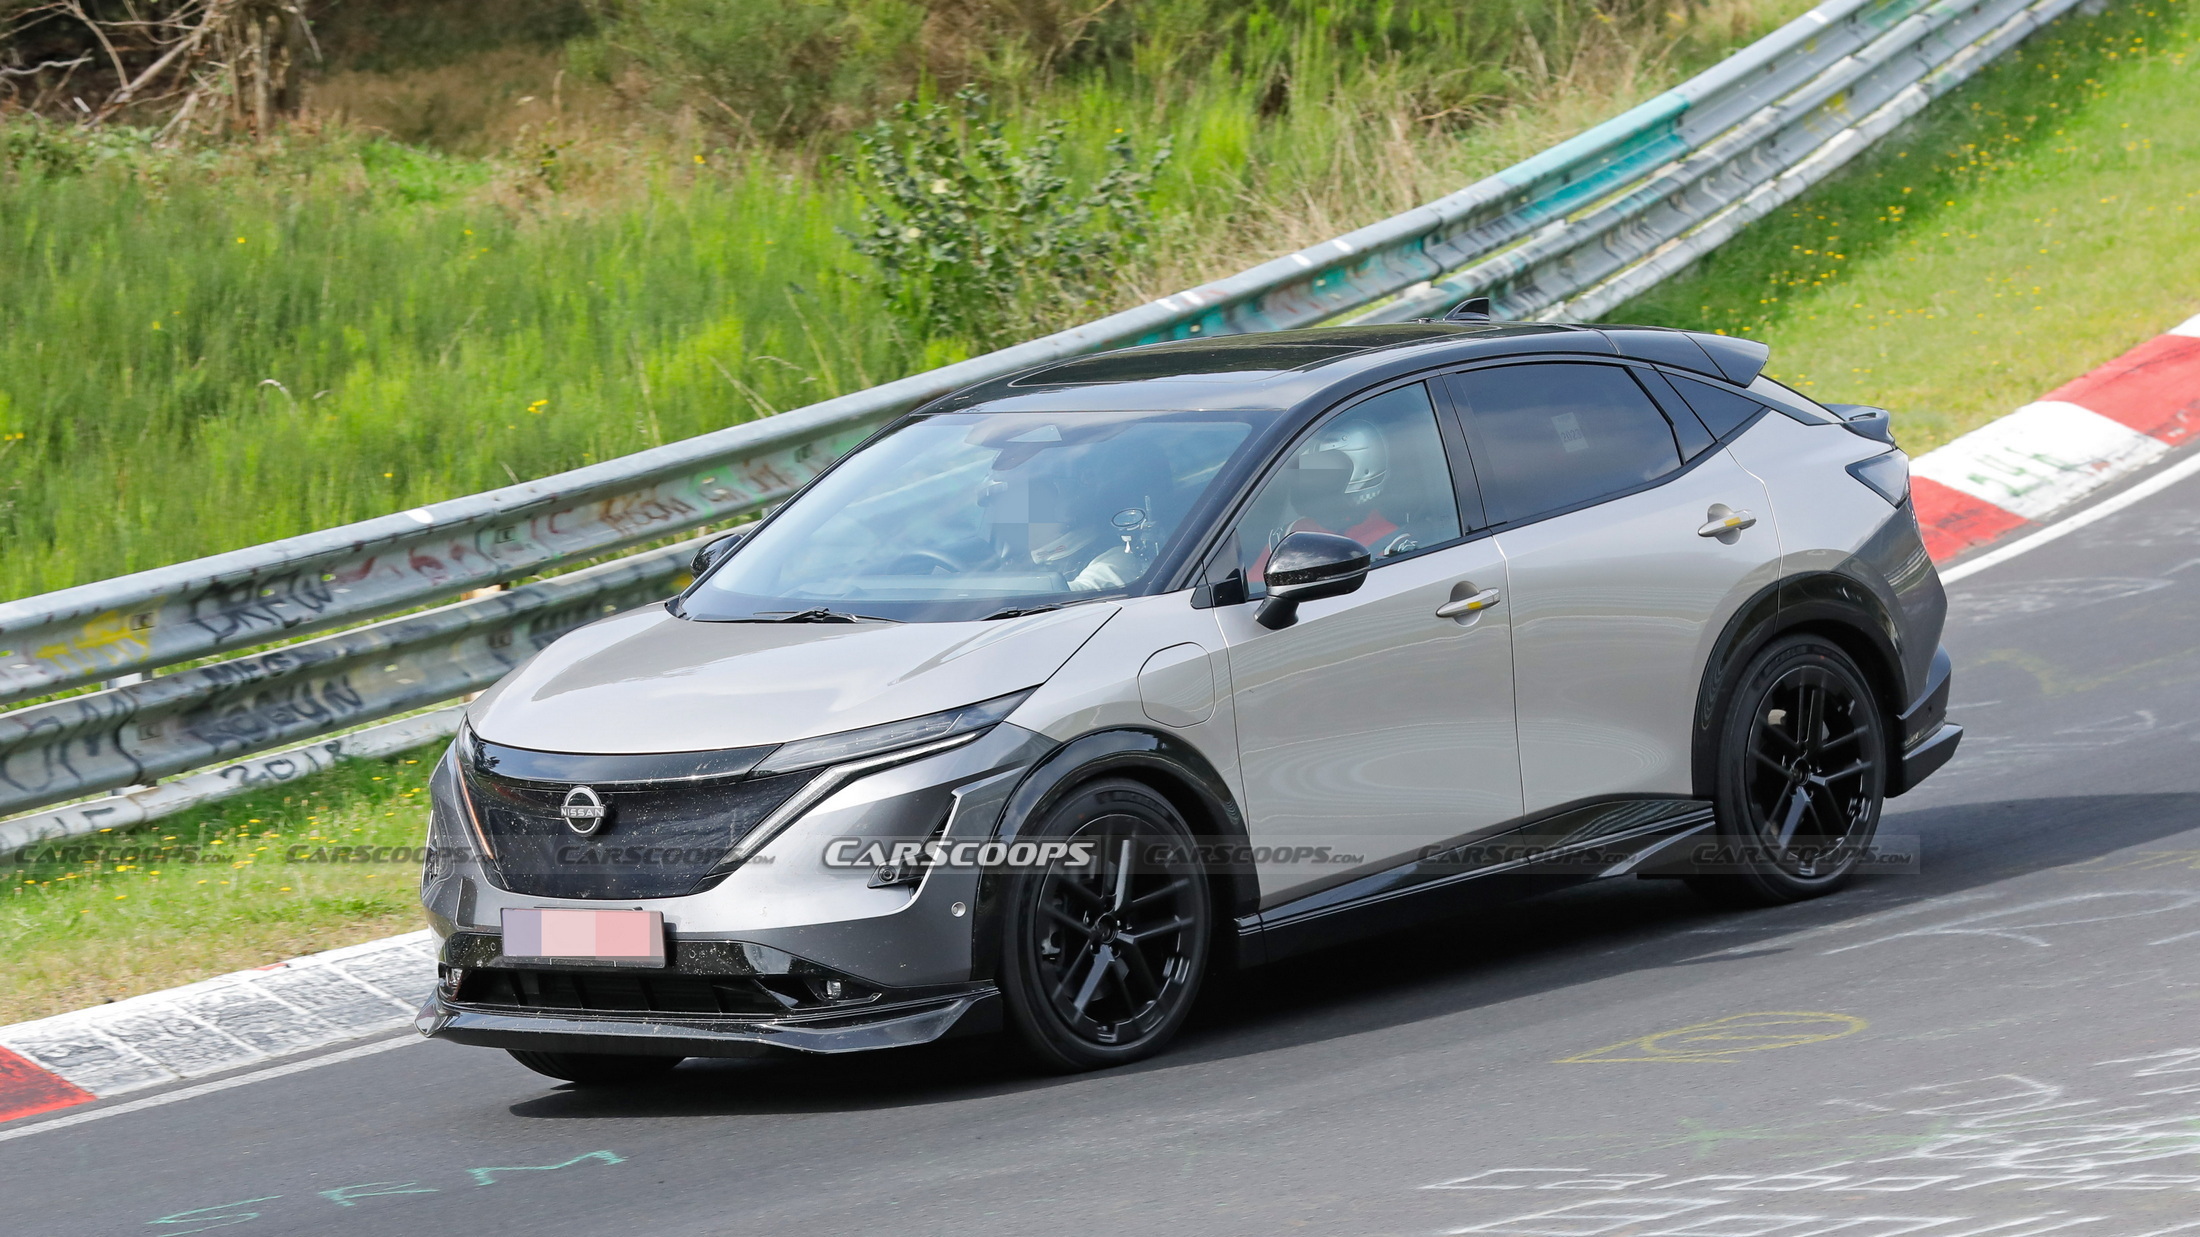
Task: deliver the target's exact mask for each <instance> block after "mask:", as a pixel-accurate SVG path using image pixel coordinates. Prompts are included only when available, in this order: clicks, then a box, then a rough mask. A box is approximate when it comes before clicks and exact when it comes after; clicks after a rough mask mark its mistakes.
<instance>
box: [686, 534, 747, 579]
mask: <svg viewBox="0 0 2200 1237" xmlns="http://www.w3.org/2000/svg"><path fill="white" fill-rule="evenodd" d="M755 527H756V525H754V524H750V525H748V526H747V527H744V528H737V529H734V530H733V531H732V532H730V533H727V534H726V535H725V536H723V537H713V538H711V539H710V540H709V541H706V542H704V543H703V548H702V549H700V550H697V551H696V552H695V557H694V558H693V559H692V560H690V561H689V562H688V574H689V575H691V576H694V577H695V578H696V579H698V580H700V579H702V578H703V573H704V572H706V571H709V570H710V569H711V568H713V567H716V566H717V565H718V564H720V563H722V562H724V561H726V556H727V555H728V554H731V553H733V552H734V550H736V549H738V548H739V547H740V545H741V542H742V541H743V539H745V538H746V537H747V536H748V535H749V530H750V529H753V528H755Z"/></svg>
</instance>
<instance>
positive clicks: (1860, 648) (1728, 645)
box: [1691, 571, 1908, 799]
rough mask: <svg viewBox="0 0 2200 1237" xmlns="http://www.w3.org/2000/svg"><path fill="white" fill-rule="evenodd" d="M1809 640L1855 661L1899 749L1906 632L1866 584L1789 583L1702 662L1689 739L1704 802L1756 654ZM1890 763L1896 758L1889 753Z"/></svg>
mask: <svg viewBox="0 0 2200 1237" xmlns="http://www.w3.org/2000/svg"><path fill="white" fill-rule="evenodd" d="M1796 632H1811V633H1816V634H1819V635H1822V636H1825V637H1826V638H1827V639H1829V640H1832V641H1833V642H1834V643H1836V644H1838V645H1840V646H1841V648H1842V650H1843V651H1844V652H1846V653H1848V655H1849V656H1850V657H1852V658H1854V659H1855V660H1856V664H1857V666H1858V668H1860V669H1861V670H1863V672H1864V677H1865V678H1866V679H1867V680H1868V681H1869V682H1870V683H1871V685H1872V693H1873V695H1874V696H1876V697H1877V698H1878V704H1879V711H1880V715H1881V718H1882V720H1883V723H1884V725H1885V727H1886V733H1887V735H1888V738H1889V742H1890V744H1892V745H1894V746H1897V747H1898V746H1899V745H1900V742H1901V734H1902V729H1901V723H1900V714H1901V711H1902V709H1903V708H1904V707H1906V705H1907V704H1908V701H1907V700H1905V699H1904V696H1903V690H1902V683H1901V675H1900V671H1899V670H1898V669H1897V668H1898V667H1899V666H1901V664H1902V657H1901V631H1900V628H1898V627H1897V626H1896V624H1895V619H1894V616H1893V615H1892V614H1890V613H1889V612H1888V611H1887V607H1886V605H1885V604H1884V603H1882V602H1881V601H1880V599H1879V596H1878V594H1876V593H1874V592H1873V591H1872V590H1871V589H1870V588H1869V587H1867V586H1866V585H1865V584H1864V583H1863V582H1862V581H1860V580H1854V579H1851V578H1849V577H1848V576H1845V575H1841V574H1839V573H1837V572H1830V571H1821V572H1812V573H1810V574H1808V575H1800V576H1790V577H1788V578H1787V579H1784V580H1781V581H1779V582H1777V583H1775V584H1772V585H1769V586H1767V587H1765V588H1764V589H1761V590H1759V591H1758V592H1757V593H1756V594H1755V595H1753V596H1752V597H1751V598H1750V599H1749V600H1748V601H1746V602H1744V603H1743V604H1742V606H1741V608H1740V609H1739V610H1737V611H1736V612H1735V615H1734V617H1733V618H1732V619H1730V620H1728V622H1727V625H1726V628H1725V630H1723V631H1721V632H1720V633H1719V639H1718V642H1717V643H1716V644H1714V645H1713V646H1712V649H1711V656H1710V658H1709V659H1708V660H1707V661H1706V662H1705V665H1704V674H1703V685H1702V687H1701V688H1700V689H1699V690H1698V691H1697V694H1696V716H1695V725H1694V727H1693V732H1694V733H1693V734H1692V736H1691V738H1692V740H1693V743H1692V757H1693V766H1692V773H1693V780H1694V783H1695V792H1696V795H1697V796H1698V797H1699V798H1706V799H1709V798H1713V797H1714V794H1713V792H1714V790H1715V789H1716V787H1717V785H1718V756H1719V753H1718V745H1719V719H1720V718H1722V717H1724V716H1725V714H1726V707H1727V702H1728V700H1729V699H1730V698H1731V697H1732V695H1733V693H1734V688H1735V685H1736V683H1737V681H1738V680H1739V679H1740V677H1741V674H1742V671H1743V670H1744V669H1746V668H1747V667H1748V665H1749V662H1750V659H1751V658H1753V657H1755V656H1756V655H1757V653H1758V651H1759V650H1761V649H1763V648H1764V647H1765V646H1766V645H1768V644H1770V643H1772V642H1773V641H1774V640H1776V639H1778V638H1779V637H1781V636H1784V635H1788V634H1791V633H1796ZM1889 754H1890V755H1893V754H1894V753H1893V752H1892V751H1890V753H1889Z"/></svg>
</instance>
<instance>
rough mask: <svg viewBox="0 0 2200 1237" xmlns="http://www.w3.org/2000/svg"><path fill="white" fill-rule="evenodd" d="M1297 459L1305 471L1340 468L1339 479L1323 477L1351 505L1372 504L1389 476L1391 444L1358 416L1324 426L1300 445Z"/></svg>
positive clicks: (1323, 471)
mask: <svg viewBox="0 0 2200 1237" xmlns="http://www.w3.org/2000/svg"><path fill="white" fill-rule="evenodd" d="M1296 463H1297V466H1298V467H1299V468H1300V469H1302V470H1305V471H1306V472H1308V473H1330V474H1335V473H1338V472H1343V473H1344V474H1345V476H1344V477H1342V478H1341V479H1340V478H1336V477H1334V476H1333V475H1332V476H1329V477H1323V478H1322V481H1323V482H1324V483H1325V486H1324V488H1328V487H1332V486H1333V487H1335V488H1333V489H1330V490H1329V492H1330V493H1331V494H1335V495H1337V496H1338V497H1339V498H1341V499H1342V501H1343V502H1344V503H1345V504H1347V505H1348V506H1350V507H1352V508H1362V507H1367V506H1371V505H1373V504H1374V502H1375V499H1376V498H1377V497H1378V496H1380V495H1381V494H1382V492H1383V484H1384V483H1385V482H1387V481H1388V480H1389V479H1390V447H1389V446H1388V445H1387V444H1385V443H1384V441H1383V435H1382V433H1381V431H1379V430H1377V429H1376V428H1375V427H1374V426H1372V425H1369V424H1368V423H1367V422H1365V421H1362V420H1359V419H1357V418H1353V419H1348V420H1343V421H1338V422H1336V423H1335V424H1332V425H1327V426H1324V427H1323V428H1322V429H1321V430H1320V431H1319V432H1317V433H1316V434H1315V435H1314V437H1313V439H1312V440H1311V441H1309V442H1308V443H1307V444H1306V445H1305V446H1304V447H1301V448H1300V449H1299V458H1298V460H1297V461H1296ZM1311 479H1312V478H1311V477H1309V480H1311ZM1340 480H1341V481H1342V484H1338V482H1339V481H1340Z"/></svg>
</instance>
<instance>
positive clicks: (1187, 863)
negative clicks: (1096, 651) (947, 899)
mask: <svg viewBox="0 0 2200 1237" xmlns="http://www.w3.org/2000/svg"><path fill="white" fill-rule="evenodd" d="M1024 836H1025V837H1029V838H1031V839H1033V840H1035V841H1048V840H1061V841H1066V842H1070V843H1073V844H1075V843H1086V844H1087V845H1086V846H1085V847H1083V848H1080V849H1082V850H1083V852H1084V854H1085V856H1087V859H1086V861H1085V862H1076V860H1077V859H1078V858H1079V856H1078V855H1077V854H1076V853H1074V852H1073V854H1072V855H1071V856H1070V857H1069V858H1068V859H1066V860H1057V861H1055V862H1053V863H1052V864H1050V865H1049V866H1048V867H1046V868H1045V869H1043V870H1037V871H1031V872H1024V873H1017V874H1014V875H1012V876H1011V877H1010V879H1009V885H1008V889H1007V900H1006V905H1005V906H1004V908H1003V909H1004V920H1003V941H1002V945H1003V958H1002V963H1003V965H1002V968H1001V971H1002V974H1001V990H1002V996H1003V997H1004V998H1005V999H1006V1002H1007V1005H1008V1010H1009V1015H1010V1020H1011V1021H1012V1022H1013V1023H1014V1025H1015V1028H1016V1030H1017V1032H1018V1034H1019V1036H1020V1037H1021V1038H1022V1040H1023V1041H1024V1043H1025V1044H1026V1045H1027V1046H1028V1047H1029V1048H1030V1049H1031V1051H1032V1054H1033V1055H1034V1056H1035V1057H1036V1058H1037V1059H1038V1061H1039V1063H1040V1064H1042V1065H1044V1066H1046V1067H1047V1068H1049V1069H1056V1070H1086V1069H1098V1068H1102V1067H1104V1066H1109V1065H1120V1064H1123V1063H1125V1062H1128V1061H1135V1060H1138V1059H1139V1058H1141V1057H1144V1056H1147V1055H1149V1054H1151V1053H1153V1052H1156V1051H1158V1050H1159V1049H1160V1048H1161V1046H1162V1045H1163V1044H1165V1043H1167V1042H1168V1041H1169V1039H1170V1037H1171V1036H1173V1035H1175V1034H1176V1031H1177V1028H1178V1027H1180V1026H1182V1025H1183V1022H1184V1018H1185V1015H1186V1014H1188V1013H1190V1012H1191V1007H1192V1002H1193V1000H1194V998H1195V997H1197V995H1198V993H1199V984H1200V979H1201V977H1202V974H1203V973H1204V972H1205V970H1206V967H1207V951H1208V943H1209V939H1210V937H1211V935H1212V929H1213V923H1212V918H1213V912H1212V909H1211V907H1212V901H1211V898H1210V894H1209V890H1208V887H1207V878H1206V874H1205V872H1204V871H1203V870H1202V868H1201V866H1200V864H1199V862H1198V856H1197V854H1196V853H1195V851H1194V848H1193V839H1192V834H1191V830H1190V829H1189V828H1187V827H1186V825H1185V823H1184V818H1183V817H1182V815H1180V814H1179V813H1178V812H1177V810H1176V808H1175V807H1174V806H1173V805H1171V804H1170V803H1169V801H1168V800H1167V799H1165V798H1163V797H1162V796H1161V795H1159V794H1158V793H1156V792H1155V791H1154V790H1153V789H1152V788H1151V787H1148V786H1146V785H1145V784H1143V783H1141V782H1134V781H1130V780H1127V779H1121V778H1110V779H1106V780H1103V781H1097V782H1092V783H1088V784H1087V785H1085V786H1082V787H1080V788H1078V789H1077V790H1076V791H1074V792H1073V793H1072V794H1071V795H1070V796H1069V798H1068V799H1067V800H1066V801H1064V802H1063V803H1062V804H1061V805H1059V806H1058V807H1056V808H1055V809H1054V811H1053V812H1051V813H1050V814H1048V816H1047V818H1046V820H1045V822H1044V823H1043V824H1042V825H1040V827H1039V828H1038V829H1036V830H1034V831H1032V832H1030V833H1027V834H1025V835H1024Z"/></svg>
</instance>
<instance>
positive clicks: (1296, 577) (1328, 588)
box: [1253, 533, 1369, 631]
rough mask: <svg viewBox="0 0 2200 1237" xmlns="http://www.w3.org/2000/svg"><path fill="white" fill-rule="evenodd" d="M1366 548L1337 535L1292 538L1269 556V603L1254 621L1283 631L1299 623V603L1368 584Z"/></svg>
mask: <svg viewBox="0 0 2200 1237" xmlns="http://www.w3.org/2000/svg"><path fill="white" fill-rule="evenodd" d="M1368 563H1369V559H1368V554H1367V547H1366V546H1364V545H1361V544H1360V543H1359V542H1357V541H1354V540H1353V539H1352V538H1350V537H1339V536H1337V535H1336V534H1335V533H1292V534H1291V535H1290V536H1288V537H1285V538H1284V539H1283V540H1282V541H1279V542H1277V543H1276V548H1275V551H1274V552H1273V553H1271V554H1270V555H1269V556H1268V571H1267V582H1268V599H1267V600H1266V601H1263V602H1261V603H1260V610H1259V611H1258V612H1257V613H1255V614H1254V615H1253V621H1254V622H1256V623H1259V624H1260V625H1261V626H1263V627H1266V628H1268V629H1269V630H1270V631H1281V630H1283V629H1284V628H1286V627H1289V626H1290V625H1291V624H1293V623H1296V622H1298V621H1299V603H1300V602H1302V601H1315V600H1318V599H1320V598H1323V597H1342V596H1344V595H1345V594H1346V593H1350V592H1356V591H1358V589H1359V587H1360V585H1362V584H1365V583H1366V582H1367V568H1368Z"/></svg>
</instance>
